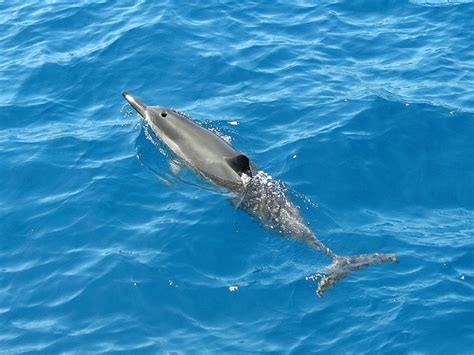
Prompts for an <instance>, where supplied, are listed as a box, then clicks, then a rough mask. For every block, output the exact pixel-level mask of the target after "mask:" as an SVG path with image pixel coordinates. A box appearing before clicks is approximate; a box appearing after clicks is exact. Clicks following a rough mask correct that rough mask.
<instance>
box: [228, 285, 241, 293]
mask: <svg viewBox="0 0 474 355" xmlns="http://www.w3.org/2000/svg"><path fill="white" fill-rule="evenodd" d="M238 290H239V286H237V285H231V286H229V291H230V292H235V291H238Z"/></svg>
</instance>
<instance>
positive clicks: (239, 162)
mask: <svg viewBox="0 0 474 355" xmlns="http://www.w3.org/2000/svg"><path fill="white" fill-rule="evenodd" d="M224 159H225V160H226V162H227V163H228V164H229V166H230V167H231V168H232V169H233V170H234V171H235V172H236V173H237V174H239V175H242V174H243V173H245V174H247V175H248V176H250V177H251V176H252V171H251V170H250V160H249V158H247V157H246V156H245V155H243V154H239V155H236V156H233V157H232V158H224Z"/></svg>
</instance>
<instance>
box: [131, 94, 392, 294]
mask: <svg viewBox="0 0 474 355" xmlns="http://www.w3.org/2000/svg"><path fill="white" fill-rule="evenodd" d="M122 95H123V97H124V98H125V100H127V102H128V103H129V104H130V105H131V106H132V107H133V108H134V109H135V110H136V111H137V112H138V113H139V114H140V116H142V117H143V119H144V120H145V121H146V123H147V124H148V125H149V126H150V127H151V128H152V130H153V131H154V132H155V134H156V136H157V137H158V138H159V139H160V140H161V141H162V142H163V143H164V144H165V145H167V146H168V147H169V148H170V149H171V150H172V151H173V152H174V153H175V154H176V155H177V156H178V157H180V158H181V159H182V160H184V161H185V162H186V163H187V164H188V165H189V166H190V167H191V168H192V169H194V170H195V171H196V172H197V173H198V174H200V175H202V176H203V177H204V178H206V179H208V180H210V181H212V182H213V183H215V184H217V185H219V186H223V187H225V188H226V189H228V190H229V191H231V192H234V193H235V194H236V196H237V198H236V205H237V206H238V207H239V208H241V209H243V210H245V211H247V212H249V213H250V214H252V215H254V216H256V217H257V218H258V219H259V220H260V222H261V223H262V224H263V225H265V226H266V227H269V228H271V229H272V230H274V231H276V232H279V233H281V234H283V235H285V236H288V237H291V238H294V239H296V240H300V241H302V242H304V243H306V244H307V245H309V246H310V247H312V248H314V249H316V250H318V251H321V252H323V253H324V254H326V255H327V256H329V257H330V258H331V259H332V260H333V262H332V264H331V265H330V266H329V267H327V268H325V269H324V270H322V271H321V272H320V275H321V280H320V282H319V285H318V288H317V290H316V293H317V295H318V296H322V295H323V294H324V293H325V292H326V290H327V289H328V288H329V287H331V286H334V285H335V283H336V282H337V281H338V280H340V279H343V278H345V277H346V276H348V275H349V274H350V273H351V272H352V271H355V270H359V269H362V268H365V267H367V266H370V265H375V264H382V263H387V262H393V263H397V262H398V261H397V259H396V257H395V256H394V255H387V254H377V253H376V254H366V255H356V256H349V257H346V256H339V255H337V254H335V253H334V252H333V251H332V250H331V249H329V248H328V247H326V246H325V245H324V244H323V243H322V242H321V241H320V240H319V239H318V238H317V237H316V235H315V234H314V233H313V232H312V231H311V230H310V229H309V228H308V226H307V224H306V223H305V221H304V219H303V217H302V216H301V214H300V211H299V209H298V208H297V207H296V206H295V205H294V204H293V203H292V202H291V200H290V199H289V198H288V197H287V196H286V194H285V192H284V189H282V188H281V185H280V184H278V182H277V181H275V180H273V179H272V178H271V177H270V176H269V175H267V174H265V173H264V172H261V171H258V170H257V168H256V166H255V165H254V164H253V163H252V162H251V161H250V160H249V158H247V157H246V156H245V155H244V154H242V153H241V152H239V151H238V150H236V149H235V148H233V147H232V146H231V145H229V144H228V143H227V142H225V141H224V140H223V139H222V138H221V137H219V136H218V135H216V134H214V133H213V132H211V131H209V130H207V129H205V128H203V127H201V126H200V125H198V124H197V123H195V122H193V121H192V120H191V119H189V118H188V117H185V116H184V115H182V114H180V113H179V112H176V111H174V110H172V109H169V108H164V107H160V106H147V105H145V104H144V103H143V102H142V101H140V100H139V99H137V98H136V97H134V96H132V95H130V94H129V93H127V92H124V93H122Z"/></svg>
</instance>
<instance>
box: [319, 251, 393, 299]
mask: <svg viewBox="0 0 474 355" xmlns="http://www.w3.org/2000/svg"><path fill="white" fill-rule="evenodd" d="M384 263H395V264H398V260H397V258H396V256H395V255H389V254H378V253H375V254H362V255H354V256H334V257H333V263H332V264H331V265H330V266H328V267H327V268H325V269H324V270H323V271H322V272H321V273H319V274H318V276H319V277H321V280H320V281H319V285H318V288H317V290H316V294H317V295H318V296H319V297H322V296H323V295H324V293H325V292H326V291H327V289H328V288H330V287H332V286H334V285H335V284H336V282H337V281H339V280H341V279H344V278H346V277H347V276H349V274H350V273H351V272H353V271H356V270H360V269H364V268H366V267H368V266H371V265H377V264H384Z"/></svg>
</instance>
